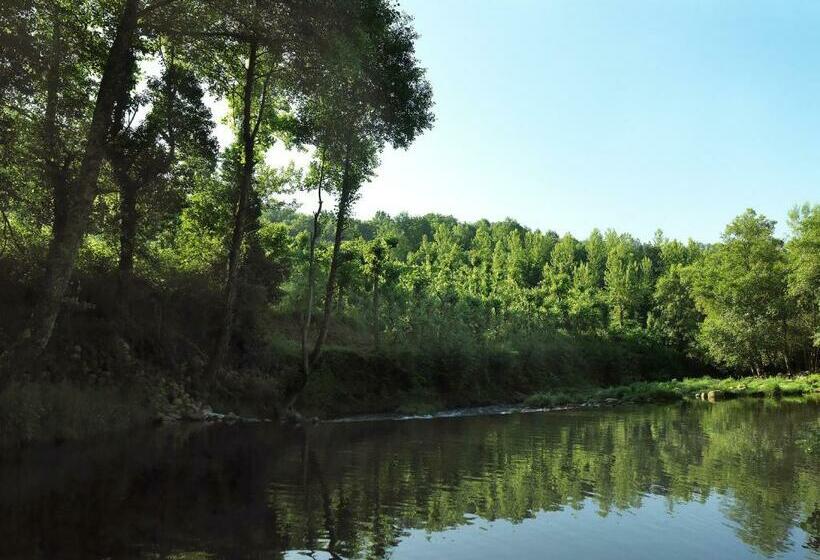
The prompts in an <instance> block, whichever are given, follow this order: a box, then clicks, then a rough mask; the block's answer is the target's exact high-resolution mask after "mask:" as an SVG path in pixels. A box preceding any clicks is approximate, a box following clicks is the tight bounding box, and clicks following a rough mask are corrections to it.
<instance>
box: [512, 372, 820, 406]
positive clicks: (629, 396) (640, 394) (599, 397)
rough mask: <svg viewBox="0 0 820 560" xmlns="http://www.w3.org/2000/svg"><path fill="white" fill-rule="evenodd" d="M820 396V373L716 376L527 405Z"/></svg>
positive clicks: (582, 392)
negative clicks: (735, 376)
mask: <svg viewBox="0 0 820 560" xmlns="http://www.w3.org/2000/svg"><path fill="white" fill-rule="evenodd" d="M814 393H820V374H818V373H813V374H804V375H796V376H793V377H786V376H771V377H742V378H732V377H729V378H724V379H715V378H712V377H698V378H684V379H682V380H678V379H672V380H670V381H641V382H637V383H631V384H629V385H620V386H615V387H605V388H600V387H583V388H577V387H576V388H566V389H561V390H554V391H544V392H539V393H535V394H533V395H530V396H529V397H527V399H526V400H525V401H524V405H525V406H528V407H531V408H551V407H556V406H566V405H580V404H602V403H605V404H616V403H649V402H674V401H679V400H683V399H686V398H700V399H704V400H712V401H715V400H726V399H732V398H738V397H781V396H801V395H809V394H814Z"/></svg>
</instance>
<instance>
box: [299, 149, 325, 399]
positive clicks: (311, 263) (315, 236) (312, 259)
mask: <svg viewBox="0 0 820 560" xmlns="http://www.w3.org/2000/svg"><path fill="white" fill-rule="evenodd" d="M324 172H325V165H324V160H323V161H322V163H321V167H320V170H319V186H318V189H317V191H318V194H319V204H318V206H317V207H316V212H314V214H313V231H312V232H311V236H310V248H309V251H308V278H307V297H306V298H305V300H306V302H305V315H304V317H303V318H302V385H303V386H304V385H305V383H307V379H308V377H309V376H310V352H309V351H308V343H309V342H308V340H309V338H310V325H311V323H312V321H313V300H314V296H315V292H316V243H317V242H318V241H319V234H320V233H321V228H322V222H321V218H322V204H323V201H322V183H323V181H324V174H325V173H324Z"/></svg>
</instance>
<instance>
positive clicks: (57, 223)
mask: <svg viewBox="0 0 820 560" xmlns="http://www.w3.org/2000/svg"><path fill="white" fill-rule="evenodd" d="M52 17H53V20H52V32H51V33H52V36H51V53H50V55H49V62H48V71H47V73H46V107H45V114H44V119H43V130H42V134H43V167H44V169H45V179H46V184H47V185H48V186H49V188H50V190H51V193H52V197H53V201H52V203H53V206H54V213H53V218H52V234H53V235H54V237H57V238H59V237H62V232H63V229H64V228H65V220H66V212H67V208H66V205H67V195H68V185H67V184H66V177H65V174H64V173H62V171H61V168H60V163H59V162H58V161H57V157H58V155H59V153H60V151H59V145H58V144H59V143H58V137H59V134H58V130H57V103H58V101H59V98H58V95H59V91H60V66H61V62H62V57H63V44H62V43H63V41H62V25H61V22H60V14H59V11H58V9H57V8H55V11H54V13H53V15H52Z"/></svg>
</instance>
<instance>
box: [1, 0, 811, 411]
mask: <svg viewBox="0 0 820 560" xmlns="http://www.w3.org/2000/svg"><path fill="white" fill-rule="evenodd" d="M416 38H417V36H416V33H415V31H414V29H413V26H412V20H411V19H410V18H409V17H408V16H407V15H406V14H404V13H403V12H402V11H401V10H400V9H399V7H398V6H397V5H396V4H395V3H393V2H391V1H390V0H343V1H331V0H253V1H251V2H238V1H234V0H153V1H151V2H147V1H145V0H117V1H114V0H84V1H82V2H68V1H64V0H33V1H32V0H10V1H8V2H4V3H3V5H2V7H0V44H2V45H3V49H2V50H0V136H2V142H0V264H2V266H0V273H2V278H0V282H2V283H3V286H4V288H5V289H4V290H2V292H3V295H0V308H2V309H3V316H4V318H3V321H2V324H0V366H2V369H3V370H4V373H3V374H2V377H0V379H1V380H2V382H1V383H0V385H3V384H5V383H8V382H9V381H12V380H13V379H14V378H25V377H26V376H27V375H31V374H32V373H34V372H36V371H38V370H42V369H45V370H48V371H53V370H57V369H59V370H60V371H63V370H66V369H70V367H69V366H67V365H66V364H65V363H63V361H62V360H60V356H65V355H67V354H71V353H72V352H75V350H74V349H75V348H76V347H80V348H81V350H82V348H83V347H85V346H92V347H94V348H92V350H94V351H95V352H97V354H99V355H97V356H95V357H93V359H90V360H91V361H92V362H93V363H90V364H89V362H87V361H86V362H84V363H83V364H82V365H81V366H80V365H78V366H77V368H78V370H79V371H81V372H83V371H87V370H89V369H91V370H93V369H95V368H97V369H100V370H105V371H109V370H112V369H117V368H119V369H122V370H124V371H127V370H130V369H134V368H135V367H137V366H135V362H137V363H139V364H142V365H140V366H139V367H141V368H145V367H150V368H158V369H162V370H166V371H183V370H184V371H187V372H190V376H189V377H190V378H191V379H195V380H199V381H201V382H204V383H208V382H213V381H214V380H217V379H219V378H220V376H224V374H225V373H226V372H236V371H242V372H247V373H249V374H253V375H255V376H256V377H261V378H268V379H276V382H275V390H274V392H275V393H276V395H277V398H278V399H281V400H282V401H283V402H284V403H285V405H286V406H288V407H292V406H293V405H294V403H295V402H296V400H297V399H298V398H299V397H300V395H302V394H303V392H304V391H305V388H306V387H307V386H309V385H310V384H311V383H312V382H313V381H312V380H315V379H316V378H317V376H318V375H319V374H317V373H316V372H317V371H320V372H321V371H326V370H328V369H330V370H335V371H336V372H338V371H339V370H342V369H345V368H354V367H359V366H357V365H355V359H354V358H356V356H366V357H373V356H376V357H378V358H379V359H380V360H382V361H379V362H378V366H379V368H382V369H384V368H385V367H386V368H387V369H390V368H391V367H394V366H395V368H397V369H400V370H402V376H403V379H404V383H405V385H406V386H412V385H413V384H414V383H416V381H417V380H418V379H420V378H424V379H423V381H424V383H425V384H433V385H436V386H438V387H440V388H444V389H446V390H449V391H453V392H457V391H460V390H467V389H468V388H471V387H478V386H486V385H492V384H496V383H505V384H508V385H509V388H511V389H513V388H516V390H519V391H520V390H529V389H533V388H539V387H538V385H539V384H541V385H543V383H545V382H549V381H551V380H552V381H555V380H556V379H557V378H560V377H561V375H559V374H558V373H556V372H559V373H561V372H563V371H564V370H566V369H567V368H569V369H573V368H574V370H575V373H579V374H581V375H583V374H584V371H586V372H587V375H588V376H590V377H593V378H595V379H594V380H595V381H597V382H615V381H620V380H623V379H622V378H624V377H641V376H643V375H644V374H646V373H648V372H650V370H653V371H654V372H655V375H658V374H659V372H660V371H661V370H664V371H666V373H670V374H671V373H672V371H671V370H670V369H669V368H666V369H664V366H663V364H665V363H670V361H671V360H672V359H673V358H674V359H680V360H682V362H681V363H682V364H683V365H682V366H681V367H679V368H678V369H677V370H676V371H675V373H677V371H680V370H685V369H686V368H689V369H692V368H699V367H710V368H717V369H721V370H723V371H725V372H753V373H754V374H762V373H764V372H768V371H785V372H793V371H797V370H805V369H810V370H816V369H817V367H818V357H819V356H820V354H819V351H818V346H819V345H820V330H819V329H820V323H819V322H818V321H819V319H818V310H819V309H820V206H817V205H811V204H807V205H804V206H800V207H797V208H795V209H794V210H793V211H792V213H791V217H790V223H789V225H790V233H789V236H788V239H786V240H783V239H779V238H778V237H777V235H776V234H775V224H774V222H773V221H771V220H769V219H767V218H766V217H764V216H762V215H759V214H757V213H755V212H754V211H751V210H750V211H747V212H745V213H744V214H742V215H740V216H738V217H737V218H736V219H735V220H733V221H732V222H731V223H730V224H729V225H728V226H727V228H726V230H725V232H724V235H723V237H722V238H721V240H720V241H719V242H717V243H712V244H703V243H696V242H693V241H689V242H688V243H681V242H679V241H676V240H670V239H667V238H665V237H664V236H663V235H662V234H660V233H659V234H658V235H657V236H656V237H655V239H653V240H651V241H648V242H644V241H640V240H638V239H636V238H635V237H633V236H630V235H628V234H619V233H616V232H613V231H605V232H600V231H598V230H595V231H593V232H592V233H591V234H590V235H589V236H588V237H587V238H586V239H578V238H575V237H573V236H571V235H569V234H567V235H564V236H559V235H557V234H556V233H554V232H552V231H539V230H532V229H529V228H526V227H523V226H521V225H520V224H518V223H516V222H514V221H512V220H506V221H503V222H497V223H490V222H488V221H479V222H476V223H463V222H459V221H457V220H455V219H453V218H451V217H447V216H439V215H428V216H421V217H411V216H408V215H405V214H400V215H398V216H394V217H391V216H388V215H386V214H382V213H380V214H377V215H376V216H375V217H373V218H372V219H369V220H356V219H354V218H353V215H354V210H355V204H356V201H357V200H358V198H359V193H360V187H361V186H362V185H363V184H364V183H366V182H367V181H368V180H369V179H370V177H371V175H372V173H373V171H374V169H375V168H376V166H377V164H378V161H379V154H380V152H381V151H382V149H383V148H384V147H385V146H388V145H389V146H393V147H396V148H406V147H408V146H409V145H410V144H411V143H412V142H413V141H414V139H415V138H416V137H418V136H419V135H420V134H422V133H423V132H424V131H425V130H426V129H428V128H430V127H431V126H432V124H433V120H434V117H433V113H432V107H433V103H432V90H431V86H430V84H429V82H428V81H427V79H426V77H425V72H424V69H423V68H422V67H421V65H420V63H419V61H418V60H417V58H416V56H415V50H414V45H415V41H416ZM215 100H223V101H224V102H225V103H226V104H227V106H228V108H229V111H228V116H227V117H226V124H227V125H228V126H229V128H230V129H231V131H232V132H233V141H232V142H230V143H229V144H228V145H227V146H224V147H222V148H221V149H220V146H219V144H218V142H217V141H216V139H215V122H214V116H213V114H212V111H211V107H212V106H213V103H214V101H215ZM275 143H280V144H282V145H284V146H286V147H290V148H299V149H302V148H304V149H307V150H309V153H310V154H311V162H310V165H309V166H308V167H307V168H306V169H303V170H300V169H296V168H294V167H293V166H290V167H285V168H275V167H272V166H270V165H268V164H267V163H266V161H265V154H266V153H267V152H268V151H269V150H270V148H271V147H272V146H273V145H274V144H275ZM295 191H306V192H309V193H311V196H315V197H316V198H315V200H316V203H315V207H313V208H311V209H310V213H309V214H308V213H300V212H298V211H296V210H295V209H294V208H293V207H291V206H289V205H287V204H285V203H283V202H282V197H281V195H283V194H288V193H293V192H295ZM55 332H56V333H57V335H56V336H55ZM101 333H102V334H101ZM624 348H627V349H628V351H626V350H623V349H624ZM329 352H330V353H332V356H331V357H330V358H329V359H328V356H327V353H329ZM340 352H341V354H344V353H345V352H347V354H346V355H347V356H348V357H347V358H344V359H342V358H339V356H340V355H341V354H340ZM354 355H355V356H354ZM590 356H593V357H594V360H593V358H591V357H590ZM647 356H649V357H652V356H655V359H654V360H648V359H647ZM49 360H51V363H50V364H49ZM328 360H330V361H331V362H332V363H331V364H330V365H328ZM340 360H341V361H340ZM345 360H346V361H345ZM573 360H575V361H574V362H573ZM593 361H594V364H593ZM44 362H45V365H43V364H44ZM570 362H572V363H574V365H572V366H568V365H567V364H568V363H570ZM385 364H387V366H385ZM641 364H643V365H641ZM595 371H600V372H603V374H601V375H592V373H591V372H595ZM498 372H504V373H503V379H501V378H500V377H498V376H500V375H501V374H500V373H498ZM185 375H186V376H187V375H188V374H187V373H186V374H185ZM180 376H181V377H182V374H180ZM493 376H496V377H493ZM189 377H185V379H189ZM408 379H409V380H408ZM209 380H210V381H209ZM414 380H415V381H414ZM186 382H187V381H186Z"/></svg>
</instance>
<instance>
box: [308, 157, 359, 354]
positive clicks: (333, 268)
mask: <svg viewBox="0 0 820 560" xmlns="http://www.w3.org/2000/svg"><path fill="white" fill-rule="evenodd" d="M350 166H351V162H350V144H349V143H348V146H347V153H346V154H345V162H344V169H343V171H342V192H341V194H340V195H339V209H338V212H337V213H336V234H335V236H334V238H333V255H332V256H331V258H330V271H329V272H328V276H327V285H326V287H325V305H324V309H323V312H322V322H321V324H320V326H319V334H318V336H317V337H316V344H315V345H314V346H313V352H312V353H311V355H310V363H311V365H315V364H316V362H317V361H318V360H319V358H320V357H321V355H322V347H323V346H324V343H325V341H326V340H327V331H328V327H329V326H330V315H331V312H332V310H333V294H334V293H335V291H336V277H337V275H338V271H339V257H340V255H341V247H342V235H343V234H344V229H345V225H346V222H347V215H348V212H349V211H350V202H351V198H352V194H353V192H352V191H353V189H352V185H351V184H350V182H351V178H350Z"/></svg>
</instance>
